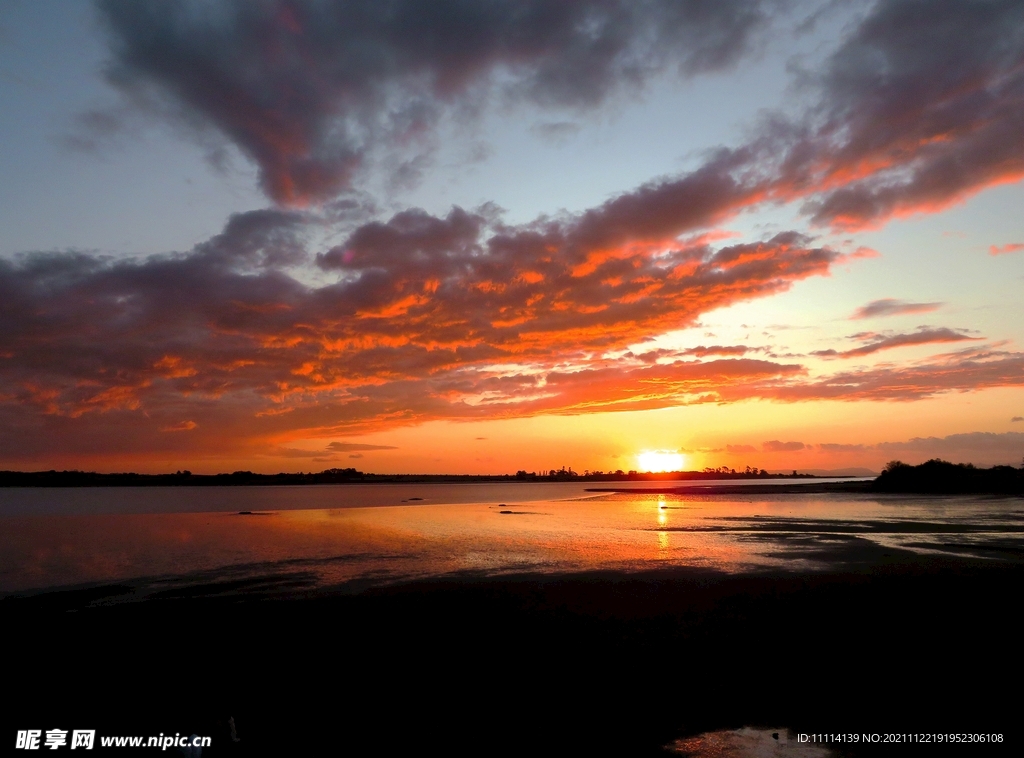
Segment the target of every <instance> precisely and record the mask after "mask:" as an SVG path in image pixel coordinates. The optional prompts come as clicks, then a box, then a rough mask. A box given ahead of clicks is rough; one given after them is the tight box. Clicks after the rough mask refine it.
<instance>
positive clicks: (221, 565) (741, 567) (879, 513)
mask: <svg viewBox="0 0 1024 758" xmlns="http://www.w3.org/2000/svg"><path fill="white" fill-rule="evenodd" d="M702 484H703V483H702ZM587 486H588V485H584V484H577V483H551V484H532V483H531V484H521V483H516V484H470V485H429V484H427V485H417V484H409V485H405V484H403V485H339V486H321V487H251V488H250V487H231V488H201V487H199V488H166V489H165V488H137V489H136V488H109V489H108V488H92V489H8V490H0V591H2V592H6V593H10V592H19V591H25V590H38V589H44V588H54V587H62V586H81V585H91V584H104V583H118V584H121V585H124V587H123V588H122V589H121V590H119V592H121V593H122V594H123V596H124V597H126V598H142V597H146V596H149V595H152V594H154V593H168V592H177V591H190V592H195V591H202V592H205V593H208V594H219V593H227V594H230V593H237V592H277V591H287V592H298V591H310V590H318V589H323V588H330V587H341V588H346V587H347V588H351V589H357V588H360V587H365V586H368V585H374V584H382V583H388V582H395V581H403V580H409V579H418V578H426V577H440V576H479V575H487V576H495V575H507V574H517V573H526V572H539V573H558V572H575V571H587V570H598V569H608V570H624V571H638V570H644V569H649V568H655V567H659V566H663V567H668V566H691V567H701V568H708V569H715V570H720V571H725V572H732V573H740V572H750V571H760V570H766V569H772V570H792V571H818V570H822V569H826V568H833V567H841V566H854V565H871V564H875V563H879V562H884V561H886V560H891V559H893V558H894V557H897V558H898V557H899V556H900V555H903V554H909V553H916V554H936V555H947V556H948V555H959V556H969V557H974V558H981V559H985V560H1003V561H1006V560H1010V561H1016V560H1020V558H1021V557H1022V556H1024V500H1021V499H1020V498H989V497H967V496H959V497H909V496H895V495H893V496H871V495H861V494H845V493H843V494H838V493H837V494H778V495H765V494H751V495H749V496H740V495H698V496H691V495H687V496H679V495H664V494H656V493H650V492H647V493H645V492H642V491H641V492H635V493H612V494H609V493H601V494H596V493H588V492H586V487H587ZM589 486H602V485H589ZM629 486H631V487H634V486H635V488H636V489H638V490H643V489H651V488H656V487H664V486H665V483H649V484H647V485H646V486H644V485H629ZM413 498H422V499H417V500H414V499H413ZM403 501H404V502H403ZM239 511H251V512H252V514H251V515H240V514H239ZM112 597H114V596H112Z"/></svg>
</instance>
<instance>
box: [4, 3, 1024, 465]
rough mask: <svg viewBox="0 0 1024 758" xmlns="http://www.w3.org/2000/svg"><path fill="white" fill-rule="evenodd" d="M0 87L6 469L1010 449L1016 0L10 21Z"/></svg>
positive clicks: (206, 12) (1022, 184) (77, 9)
mask: <svg viewBox="0 0 1024 758" xmlns="http://www.w3.org/2000/svg"><path fill="white" fill-rule="evenodd" d="M0 98H2V100H0V102H3V103H4V107H3V108H2V109H0V136H2V138H3V147H2V149H0V232H2V233H0V428H2V429H3V434H2V435H0V468H3V469H14V470H40V469H51V468H54V469H71V468H78V469H87V470H96V471H129V470H130V471H140V472H161V471H174V470H180V469H189V470H191V471H193V472H196V473H200V472H202V473H213V472H219V471H233V470H242V469H244V470H252V471H259V472H277V471H320V470H323V469H328V468H347V467H354V468H358V469H360V470H364V471H372V472H377V473H398V472H406V473H496V474H500V473H512V472H515V471H517V470H520V469H523V470H527V471H546V470H548V469H551V468H561V467H562V466H566V467H571V468H573V469H574V470H576V471H585V470H590V471H595V470H602V471H607V470H615V469H623V470H629V469H636V468H640V467H641V464H640V459H639V457H638V456H640V455H641V454H644V453H649V452H652V451H661V452H664V453H666V454H672V455H681V456H683V457H682V459H681V460H682V461H683V466H684V468H687V469H703V468H705V467H718V466H726V467H732V468H737V469H742V468H743V467H745V466H754V467H758V468H766V469H768V470H770V471H776V470H790V469H797V470H801V471H836V470H849V469H858V468H859V469H870V470H873V471H878V470H880V468H881V467H882V466H884V464H885V463H886V462H887V461H889V460H893V459H900V460H903V461H906V462H910V463H918V462H921V461H924V460H927V459H929V458H935V457H939V458H943V459H946V460H952V461H957V462H973V463H975V464H977V465H995V464H1013V465H1020V464H1021V460H1022V458H1024V298H1022V297H1021V294H1022V286H1024V219H1022V210H1024V181H1022V180H1024V4H1021V3H1020V2H1019V0H974V1H972V2H965V1H964V0H929V1H928V2H920V1H918V0H879V1H878V2H870V1H867V0H864V1H859V0H821V1H819V2H812V1H811V0H714V1H713V0H691V1H689V2H676V1H675V0H630V1H626V0H621V1H618V0H577V2H573V3H565V2H554V1H552V0H515V1H512V0H489V1H484V0H437V1H436V2H432V3H422V2H418V1H417V0H389V1H387V2H382V0H372V1H370V0H365V1H364V0H350V1H348V2H341V1H340V0H273V1H271V0H265V1H256V2H253V1H249V0H225V1H223V2H219V3H209V2H199V1H198V0H197V1H195V2H186V1H183V0H173V1H172V0H169V1H168V2H161V3H139V2H135V1H133V0H132V1H129V0H99V1H97V2H88V1H87V0H68V1H66V2H65V1H61V2H58V1H57V0H42V1H41V2H24V1H21V0H0ZM644 460H645V461H648V460H650V458H646V459H644ZM673 460H679V459H673Z"/></svg>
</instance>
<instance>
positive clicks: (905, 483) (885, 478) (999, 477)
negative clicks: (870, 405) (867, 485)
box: [871, 458, 1024, 495]
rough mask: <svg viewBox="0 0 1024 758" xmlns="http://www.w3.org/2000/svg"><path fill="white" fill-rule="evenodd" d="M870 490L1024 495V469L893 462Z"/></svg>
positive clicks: (961, 464) (943, 463)
mask: <svg viewBox="0 0 1024 758" xmlns="http://www.w3.org/2000/svg"><path fill="white" fill-rule="evenodd" d="M871 489H872V490H873V491H875V492H915V493H922V494H949V495H955V494H969V493H978V494H982V493H988V494H1001V495H1024V467H1022V468H1014V467H1013V466H993V467H992V468H976V467H975V466H974V465H973V464H970V463H950V462H948V461H943V460H940V459H938V458H933V459H932V460H930V461H926V462H925V463H922V464H920V465H918V466H911V465H909V464H907V463H903V462H902V461H891V462H889V463H888V464H886V466H885V470H884V471H883V472H882V473H881V474H880V475H879V477H878V478H877V479H876V480H875V481H874V482H872V483H871Z"/></svg>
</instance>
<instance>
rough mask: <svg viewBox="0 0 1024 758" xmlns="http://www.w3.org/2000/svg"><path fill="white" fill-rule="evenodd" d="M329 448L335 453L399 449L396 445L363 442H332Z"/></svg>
mask: <svg viewBox="0 0 1024 758" xmlns="http://www.w3.org/2000/svg"><path fill="white" fill-rule="evenodd" d="M327 449H328V450H329V451H331V452H333V453H350V452H351V453H354V452H359V451H363V452H366V451H369V450H398V448H397V447H395V446H394V445H367V444H365V443H363V442H331V443H329V444H328V445H327Z"/></svg>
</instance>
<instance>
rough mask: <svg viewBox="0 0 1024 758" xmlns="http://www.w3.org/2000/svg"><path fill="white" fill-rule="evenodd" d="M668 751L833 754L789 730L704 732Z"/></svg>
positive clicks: (720, 756) (730, 757) (748, 756)
mask: <svg viewBox="0 0 1024 758" xmlns="http://www.w3.org/2000/svg"><path fill="white" fill-rule="evenodd" d="M667 749H668V750H669V752H671V753H676V754H679V755H684V756H690V757H692V758H783V757H784V756H786V757H791V758H828V757H829V756H831V755H833V753H832V752H831V751H830V750H828V749H826V748H824V747H822V746H821V745H812V744H808V743H800V742H798V741H797V736H796V735H795V734H792V733H791V732H789V730H787V729H752V728H751V727H743V728H742V729H736V730H723V731H721V732H705V733H704V734H698V735H697V736H696V737H687V738H686V739H681V740H676V741H675V742H673V743H672V744H671V745H668V746H667Z"/></svg>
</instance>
